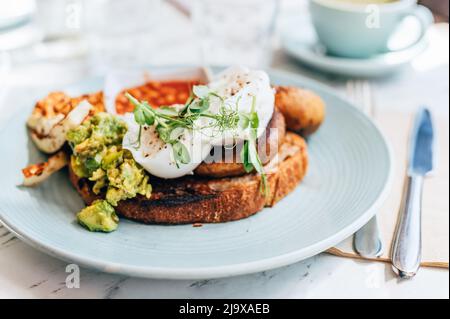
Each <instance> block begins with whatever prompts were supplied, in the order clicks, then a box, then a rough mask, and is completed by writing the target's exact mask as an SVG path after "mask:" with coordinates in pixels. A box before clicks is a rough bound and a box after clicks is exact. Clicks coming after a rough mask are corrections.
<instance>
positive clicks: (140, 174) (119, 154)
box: [67, 113, 152, 229]
mask: <svg viewBox="0 0 450 319" xmlns="http://www.w3.org/2000/svg"><path fill="white" fill-rule="evenodd" d="M126 131H127V126H126V123H125V122H124V121H122V120H121V119H120V118H119V117H117V116H115V115H112V114H107V113H99V114H96V115H95V116H93V117H91V118H90V119H89V120H87V121H85V122H84V123H83V124H82V125H80V126H78V127H77V128H75V129H72V130H70V131H69V132H67V140H68V142H69V145H70V146H71V148H72V151H73V154H72V156H71V159H70V165H71V167H72V170H73V172H74V173H75V174H76V175H77V176H78V177H81V178H87V179H89V180H90V181H91V182H92V183H93V186H92V190H93V192H94V193H95V194H103V195H104V198H105V200H106V202H107V203H108V204H110V205H112V206H117V204H118V202H119V201H121V200H125V199H128V198H134V197H136V195H138V194H140V195H143V196H146V197H147V198H150V195H151V191H152V188H151V185H150V184H149V180H148V179H149V176H148V174H146V172H145V171H144V169H143V168H142V167H141V166H140V165H139V164H138V163H136V161H135V160H134V159H133V156H132V155H131V153H130V152H129V151H128V150H125V149H122V139H123V137H124V135H125V133H126ZM88 208H89V207H88ZM80 214H81V212H80ZM88 228H89V227H88ZM89 229H91V228H89Z"/></svg>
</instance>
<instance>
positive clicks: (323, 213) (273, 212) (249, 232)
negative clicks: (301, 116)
mask: <svg viewBox="0 0 450 319" xmlns="http://www.w3.org/2000/svg"><path fill="white" fill-rule="evenodd" d="M166 69H167V68H166ZM170 70H171V71H173V70H174V68H170ZM270 76H271V79H272V82H273V83H274V84H279V85H295V86H304V87H308V88H310V89H312V90H314V91H315V92H317V93H318V94H319V95H321V96H322V97H323V99H324V100H325V101H326V103H327V106H328V114H327V118H326V121H325V123H324V125H323V127H322V128H321V129H320V130H319V132H318V133H317V134H315V135H314V136H312V137H311V138H310V139H309V141H308V142H309V152H310V163H311V165H310V169H309V172H308V174H307V176H306V177H305V179H304V181H303V182H302V184H301V185H300V186H299V187H298V188H297V189H296V190H295V191H294V192H293V193H291V194H290V195H288V196H287V197H286V198H284V199H283V200H282V201H281V202H280V203H279V204H277V205H276V206H275V207H273V208H268V209H264V210H263V211H261V212H260V213H258V214H256V215H254V216H252V217H250V218H247V219H244V220H240V221H236V222H229V223H224V224H207V225H204V226H203V227H198V228H197V227H195V228H194V227H192V225H182V226H154V225H142V224H138V223H135V222H131V221H127V220H124V219H122V220H121V222H120V225H119V228H118V230H117V231H116V232H114V233H111V234H102V233H90V232H88V231H86V230H85V229H83V228H82V227H80V226H79V225H78V224H77V223H76V222H75V213H76V212H77V211H79V210H80V209H81V208H82V207H83V203H82V201H81V199H80V198H79V196H78V194H77V193H76V192H75V190H74V189H73V188H72V186H71V184H70V182H69V180H68V178H67V172H66V171H62V172H60V173H58V174H56V176H53V177H52V178H51V180H49V181H47V182H46V183H45V184H44V185H41V186H40V187H38V188H33V189H24V188H18V187H16V185H17V184H18V183H19V182H20V181H21V173H20V169H21V168H22V167H24V166H26V165H27V164H28V163H30V162H35V161H36V160H37V159H39V158H41V155H40V154H39V152H38V151H37V150H36V148H35V147H34V145H32V143H31V142H30V141H29V138H28V136H27V131H26V128H25V120H26V117H27V115H28V114H29V112H28V110H31V108H32V107H33V102H34V101H35V100H36V98H37V97H34V98H32V99H30V102H29V104H28V105H17V106H16V107H17V108H20V110H21V111H20V112H19V114H17V115H16V116H15V117H14V121H9V123H8V124H6V125H5V126H3V127H2V128H1V131H0V145H1V147H2V156H1V157H0V167H1V168H0V170H1V176H2V178H1V179H0V188H1V189H2V191H1V192H0V219H1V221H2V222H3V224H4V225H5V226H6V227H8V228H9V229H10V230H12V231H13V232H14V233H15V234H17V236H19V237H20V238H21V239H23V240H24V241H26V242H27V243H29V244H31V245H33V246H35V247H37V248H38V249H40V250H42V251H45V252H47V253H49V254H51V255H54V256H56V257H58V258H61V259H64V260H67V261H70V262H75V263H78V264H81V265H84V266H88V267H92V268H96V269H99V270H101V271H106V272H113V273H121V274H127V275H131V276H142V277H152V278H172V279H181V278H185V279H186V278H190V279H193V278H196V279H197V278H213V277H224V276H232V275H238V274H246V273H252V272H258V271H263V270H267V269H271V268H276V267H280V266H283V265H288V264H291V263H294V262H297V261H300V260H302V259H305V258H308V257H310V256H313V255H315V254H318V253H320V252H322V251H324V250H326V249H327V248H329V247H331V246H333V245H335V244H337V243H338V242H340V241H342V240H343V239H345V238H346V237H348V236H350V235H351V234H352V233H354V232H355V231H356V230H358V229H359V228H360V227H361V226H362V225H364V224H365V223H366V222H367V221H368V220H369V219H370V218H371V217H372V216H373V215H374V213H375V212H376V208H377V207H378V206H379V205H380V204H381V202H382V200H383V198H384V197H385V195H386V193H387V191H388V187H387V186H388V184H389V181H390V178H391V167H392V165H391V159H390V152H389V150H388V146H387V145H386V142H385V140H384V138H383V136H382V135H381V133H380V131H379V130H378V129H377V128H376V126H375V125H374V124H373V123H372V122H371V121H370V120H369V119H368V118H367V117H366V116H365V115H363V114H362V113H361V112H359V111H358V110H357V109H356V108H354V107H353V106H352V105H350V104H349V103H348V102H346V101H345V100H343V99H341V98H339V97H338V96H337V95H336V94H335V93H334V92H333V91H332V90H331V89H329V88H327V87H324V86H322V85H320V84H318V83H316V82H313V81H311V80H309V79H307V78H303V77H301V76H294V75H291V74H287V73H278V72H270ZM102 85H103V80H102V79H101V78H95V79H90V80H86V81H84V82H83V83H80V84H79V85H76V86H73V87H72V88H70V90H69V91H68V92H69V93H71V94H80V93H85V92H91V91H95V90H99V89H101V88H102ZM12 137H14V138H12Z"/></svg>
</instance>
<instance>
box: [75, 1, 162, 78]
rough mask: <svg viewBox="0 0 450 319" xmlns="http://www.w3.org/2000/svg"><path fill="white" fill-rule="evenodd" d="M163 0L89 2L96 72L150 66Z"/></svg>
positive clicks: (86, 12)
mask: <svg viewBox="0 0 450 319" xmlns="http://www.w3.org/2000/svg"><path fill="white" fill-rule="evenodd" d="M160 5H161V0H127V1H124V0H89V1H87V0H85V1H84V17H85V22H86V36H87V38H88V42H89V48H90V52H91V56H90V62H91V66H92V67H93V71H94V72H99V73H101V72H103V71H105V70H108V69H110V68H125V67H129V66H133V65H138V64H145V63H148V58H149V56H151V54H152V52H153V51H154V46H155V41H153V40H154V39H153V38H152V33H153V31H154V28H155V26H157V25H158V21H159V20H158V18H159V16H160V14H159V13H160Z"/></svg>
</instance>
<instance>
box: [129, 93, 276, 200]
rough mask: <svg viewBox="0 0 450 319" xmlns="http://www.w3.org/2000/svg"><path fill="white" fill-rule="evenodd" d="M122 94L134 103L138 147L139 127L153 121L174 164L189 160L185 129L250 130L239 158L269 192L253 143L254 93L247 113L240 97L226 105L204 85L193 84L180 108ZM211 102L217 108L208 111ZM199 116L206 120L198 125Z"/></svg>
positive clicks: (256, 124) (255, 133) (255, 129)
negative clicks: (258, 177) (159, 105)
mask: <svg viewBox="0 0 450 319" xmlns="http://www.w3.org/2000/svg"><path fill="white" fill-rule="evenodd" d="M125 96H126V97H127V98H128V99H129V101H130V102H131V103H132V104H133V105H134V111H133V113H134V120H135V121H136V123H137V124H138V125H139V132H138V137H137V141H136V148H139V147H140V143H141V134H142V128H143V127H144V126H152V125H155V127H156V131H157V132H158V135H159V138H160V139H161V140H162V141H163V142H164V143H167V144H170V145H171V146H172V150H173V157H174V160H175V163H176V165H177V167H179V165H180V164H187V163H189V162H190V160H191V157H190V154H189V151H188V149H187V148H186V146H185V145H184V144H183V143H182V142H181V137H182V136H183V134H184V132H185V130H191V131H195V130H197V131H199V132H201V133H202V134H204V130H205V129H210V132H212V134H213V135H214V136H215V135H219V134H224V133H225V132H232V134H234V133H236V131H237V130H238V129H242V130H249V137H248V139H247V140H246V141H245V142H244V145H243V148H242V151H241V161H242V163H243V165H244V169H245V171H246V172H247V173H250V172H252V171H253V170H255V171H256V172H257V173H258V174H260V175H261V191H262V192H264V194H265V195H266V196H267V195H268V184H267V176H266V174H265V172H264V167H263V165H262V163H261V159H260V158H259V154H258V152H257V145H256V140H257V137H258V127H259V118H258V113H257V112H256V110H255V108H256V97H253V100H252V107H251V111H250V113H246V112H240V111H239V101H240V99H238V100H237V101H236V103H235V104H234V105H229V104H228V103H227V102H226V101H225V99H224V98H223V97H222V96H220V95H219V94H217V93H216V92H214V91H212V90H211V89H210V88H209V87H208V86H205V85H198V86H194V87H193V89H192V94H191V96H190V97H189V99H188V101H187V102H186V103H185V105H184V106H183V107H182V108H181V109H180V110H177V109H176V108H174V107H160V108H157V109H153V108H152V107H151V106H150V104H148V103H147V102H146V101H139V100H137V99H136V98H135V97H133V96H132V95H131V94H129V93H125ZM212 103H215V104H214V105H218V112H215V113H211V111H210V107H211V105H212ZM200 118H205V119H208V121H204V122H206V124H202V125H199V124H198V122H199V121H197V120H198V119H200ZM204 122H202V123H204ZM214 136H210V137H214Z"/></svg>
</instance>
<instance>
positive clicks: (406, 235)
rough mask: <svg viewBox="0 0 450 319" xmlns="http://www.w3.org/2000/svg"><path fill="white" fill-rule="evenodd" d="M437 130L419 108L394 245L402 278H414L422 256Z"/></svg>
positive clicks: (397, 270) (395, 262)
mask: <svg viewBox="0 0 450 319" xmlns="http://www.w3.org/2000/svg"><path fill="white" fill-rule="evenodd" d="M433 152H434V130H433V122H432V119H431V114H430V111H429V110H428V109H426V108H422V109H420V110H419V111H418V113H417V115H416V118H415V124H414V127H413V130H412V132H411V141H410V154H409V159H408V160H409V161H408V172H407V175H408V176H407V180H406V184H405V190H404V195H403V199H402V205H401V207H400V212H399V218H400V220H399V222H398V226H397V229H396V233H395V236H394V243H393V246H392V255H391V258H392V268H393V270H394V272H395V273H397V274H398V275H399V276H400V277H401V278H412V277H414V276H415V274H416V273H417V271H418V270H419V268H420V262H421V258H422V225H421V223H422V221H421V219H422V189H423V180H424V177H425V176H426V175H427V174H429V173H430V172H431V171H432V170H433V168H434V160H433V158H434V156H433Z"/></svg>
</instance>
